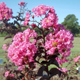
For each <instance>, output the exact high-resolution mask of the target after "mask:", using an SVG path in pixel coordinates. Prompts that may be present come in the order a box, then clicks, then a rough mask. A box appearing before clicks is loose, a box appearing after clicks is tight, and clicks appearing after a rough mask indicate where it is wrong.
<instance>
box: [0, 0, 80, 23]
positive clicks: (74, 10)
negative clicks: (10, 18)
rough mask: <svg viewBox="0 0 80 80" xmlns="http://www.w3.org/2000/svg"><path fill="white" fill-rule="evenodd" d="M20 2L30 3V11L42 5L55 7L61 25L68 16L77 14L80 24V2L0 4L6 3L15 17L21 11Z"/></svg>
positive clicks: (8, 0) (12, 1) (48, 0)
mask: <svg viewBox="0 0 80 80" xmlns="http://www.w3.org/2000/svg"><path fill="white" fill-rule="evenodd" d="M20 1H24V2H26V3H28V5H27V7H28V9H30V10H31V9H32V8H33V7H35V6H38V5H41V4H44V5H49V6H53V7H54V9H55V11H56V14H57V16H58V19H59V20H58V22H59V23H61V22H63V21H64V18H65V17H66V16H67V15H68V14H75V16H76V18H78V22H79V24H80V0H0V3H1V2H5V3H6V5H7V6H8V7H9V8H11V9H12V10H13V13H14V14H13V15H16V13H17V12H18V11H19V6H18V3H19V2H20Z"/></svg>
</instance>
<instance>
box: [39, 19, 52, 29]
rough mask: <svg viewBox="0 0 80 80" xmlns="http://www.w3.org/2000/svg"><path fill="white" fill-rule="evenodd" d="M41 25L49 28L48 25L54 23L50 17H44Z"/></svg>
mask: <svg viewBox="0 0 80 80" xmlns="http://www.w3.org/2000/svg"><path fill="white" fill-rule="evenodd" d="M41 24H42V25H41V26H42V27H43V28H47V27H51V26H52V25H53V22H52V20H51V19H50V18H44V19H43V20H42V21H41Z"/></svg>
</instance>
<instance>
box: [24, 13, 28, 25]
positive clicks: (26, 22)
mask: <svg viewBox="0 0 80 80" xmlns="http://www.w3.org/2000/svg"><path fill="white" fill-rule="evenodd" d="M29 18H30V14H29V13H26V17H25V21H24V22H23V24H24V25H28V23H29Z"/></svg>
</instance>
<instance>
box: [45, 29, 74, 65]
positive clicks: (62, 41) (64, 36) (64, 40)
mask: <svg viewBox="0 0 80 80" xmlns="http://www.w3.org/2000/svg"><path fill="white" fill-rule="evenodd" d="M72 41H73V35H72V34H71V32H70V31H68V30H65V29H62V30H60V31H58V32H57V33H56V34H55V35H53V34H52V33H50V34H49V35H47V37H46V42H45V49H46V50H47V55H55V54H57V53H59V54H60V55H62V58H59V57H58V58H56V60H57V61H58V63H60V64H62V63H64V62H67V61H68V60H67V59H66V57H68V56H69V55H70V53H71V50H70V48H72V47H73V43H72Z"/></svg>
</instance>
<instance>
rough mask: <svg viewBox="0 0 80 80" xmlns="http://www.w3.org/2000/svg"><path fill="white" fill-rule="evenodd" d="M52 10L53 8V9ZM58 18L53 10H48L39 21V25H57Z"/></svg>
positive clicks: (47, 26) (44, 26)
mask: <svg viewBox="0 0 80 80" xmlns="http://www.w3.org/2000/svg"><path fill="white" fill-rule="evenodd" d="M53 10H54V9H53ZM57 21H58V18H57V16H56V14H55V12H53V13H52V12H49V13H48V14H47V16H46V17H45V18H44V19H43V20H42V21H41V26H42V27H43V28H49V27H54V26H56V25H57Z"/></svg>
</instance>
